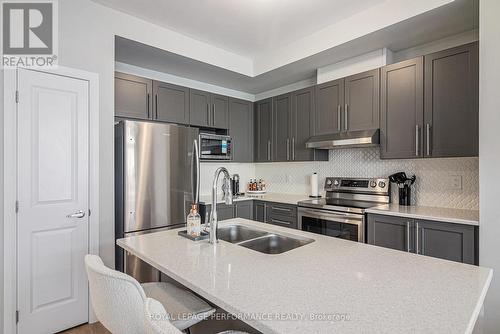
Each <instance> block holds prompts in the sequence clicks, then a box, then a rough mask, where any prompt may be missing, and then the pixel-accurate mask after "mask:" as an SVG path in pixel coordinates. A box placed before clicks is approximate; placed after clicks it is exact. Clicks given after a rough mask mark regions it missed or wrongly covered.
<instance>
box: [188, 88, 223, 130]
mask: <svg viewBox="0 0 500 334" xmlns="http://www.w3.org/2000/svg"><path fill="white" fill-rule="evenodd" d="M189 102H190V103H189V112H190V120H189V123H190V125H194V126H200V127H206V128H217V129H227V128H228V127H229V98H228V97H227V96H223V95H218V94H212V93H209V92H205V91H201V90H196V89H190V90H189Z"/></svg>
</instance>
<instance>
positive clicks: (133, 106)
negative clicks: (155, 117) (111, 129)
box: [115, 72, 153, 119]
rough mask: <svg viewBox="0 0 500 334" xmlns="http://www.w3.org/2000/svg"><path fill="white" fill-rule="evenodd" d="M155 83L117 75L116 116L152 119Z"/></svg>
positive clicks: (122, 74) (127, 75) (125, 75)
mask: <svg viewBox="0 0 500 334" xmlns="http://www.w3.org/2000/svg"><path fill="white" fill-rule="evenodd" d="M152 90H153V81H152V80H150V79H145V78H141V77H137V76H134V75H129V74H124V73H119V72H116V73H115V116H119V117H125V118H137V119H151V118H152V112H153V104H152V98H151V94H152Z"/></svg>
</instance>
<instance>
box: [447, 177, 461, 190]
mask: <svg viewBox="0 0 500 334" xmlns="http://www.w3.org/2000/svg"><path fill="white" fill-rule="evenodd" d="M447 183H448V189H450V190H462V175H450V176H449V178H448V182H447Z"/></svg>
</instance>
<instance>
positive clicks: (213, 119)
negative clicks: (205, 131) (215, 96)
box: [212, 103, 215, 126]
mask: <svg viewBox="0 0 500 334" xmlns="http://www.w3.org/2000/svg"><path fill="white" fill-rule="evenodd" d="M212 110H213V111H212V125H213V126H215V103H214V104H213V107H212Z"/></svg>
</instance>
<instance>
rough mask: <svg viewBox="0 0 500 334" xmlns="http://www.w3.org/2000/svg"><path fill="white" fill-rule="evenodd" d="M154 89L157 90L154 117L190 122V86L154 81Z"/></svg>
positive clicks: (181, 122)
mask: <svg viewBox="0 0 500 334" xmlns="http://www.w3.org/2000/svg"><path fill="white" fill-rule="evenodd" d="M153 90H154V92H155V108H154V115H153V118H154V119H156V120H158V121H164V122H171V123H178V124H189V89H188V88H186V87H181V86H176V85H172V84H168V83H165V82H158V81H154V82H153Z"/></svg>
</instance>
